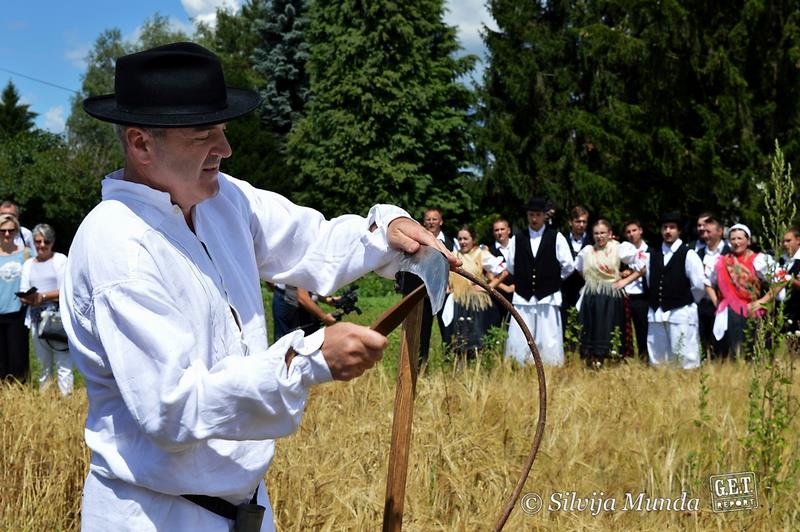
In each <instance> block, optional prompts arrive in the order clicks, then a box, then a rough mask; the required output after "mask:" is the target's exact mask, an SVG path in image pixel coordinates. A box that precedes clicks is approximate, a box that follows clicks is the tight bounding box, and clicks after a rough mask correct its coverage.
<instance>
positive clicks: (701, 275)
mask: <svg viewBox="0 0 800 532" xmlns="http://www.w3.org/2000/svg"><path fill="white" fill-rule="evenodd" d="M684 270H685V271H686V277H688V278H689V286H690V287H691V290H692V296H693V297H694V300H695V302H698V301H700V300H701V299H703V296H704V295H705V293H706V276H705V270H704V268H703V261H702V260H700V257H699V256H698V255H697V253H696V252H695V251H694V250H692V249H690V250H689V251H688V252H687V253H686V264H685V266H684Z"/></svg>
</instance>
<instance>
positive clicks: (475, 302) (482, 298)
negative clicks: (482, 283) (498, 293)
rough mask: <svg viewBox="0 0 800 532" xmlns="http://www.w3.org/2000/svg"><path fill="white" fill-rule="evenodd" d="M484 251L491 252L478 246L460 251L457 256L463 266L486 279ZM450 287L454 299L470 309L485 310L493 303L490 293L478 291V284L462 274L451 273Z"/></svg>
mask: <svg viewBox="0 0 800 532" xmlns="http://www.w3.org/2000/svg"><path fill="white" fill-rule="evenodd" d="M484 253H489V252H488V251H486V250H484V249H481V248H479V247H477V246H476V247H474V248H472V249H471V250H470V251H469V252H468V253H461V252H460V251H459V252H457V253H456V256H457V257H458V258H459V259H461V261H462V262H463V265H462V268H464V269H465V270H466V271H468V272H469V273H471V274H473V275H475V276H476V277H479V278H481V279H486V275H484V272H483V254H484ZM450 288H451V290H452V291H453V299H454V300H455V301H456V302H457V303H458V304H459V305H461V306H462V307H464V308H467V309H469V310H483V309H486V308H489V307H490V306H491V304H492V299H491V297H490V296H489V294H488V293H486V292H484V291H478V286H477V285H475V284H473V283H472V282H471V281H470V280H468V279H465V278H464V277H461V276H460V275H456V274H454V273H450Z"/></svg>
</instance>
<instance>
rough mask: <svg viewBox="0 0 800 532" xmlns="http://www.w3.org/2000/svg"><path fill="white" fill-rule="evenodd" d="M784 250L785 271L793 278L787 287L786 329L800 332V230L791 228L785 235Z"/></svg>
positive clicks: (785, 304)
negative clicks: (799, 277)
mask: <svg viewBox="0 0 800 532" xmlns="http://www.w3.org/2000/svg"><path fill="white" fill-rule="evenodd" d="M783 249H784V250H785V251H786V259H785V263H784V265H783V269H784V271H785V272H786V273H787V274H788V275H791V276H792V281H791V283H789V285H788V286H787V287H786V292H787V293H786V299H785V300H784V303H783V314H784V318H785V320H786V321H785V329H786V330H787V331H798V330H800V279H798V276H800V228H798V227H790V228H789V230H788V231H786V234H784V235H783Z"/></svg>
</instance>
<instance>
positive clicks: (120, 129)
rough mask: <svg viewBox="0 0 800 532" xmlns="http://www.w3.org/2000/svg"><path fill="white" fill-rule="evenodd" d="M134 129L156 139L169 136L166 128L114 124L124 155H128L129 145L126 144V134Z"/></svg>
mask: <svg viewBox="0 0 800 532" xmlns="http://www.w3.org/2000/svg"><path fill="white" fill-rule="evenodd" d="M132 127H135V128H137V129H141V130H142V131H146V132H148V133H150V134H151V135H152V136H153V137H154V138H156V139H163V138H164V135H166V134H167V131H166V129H165V128H159V127H144V126H128V125H124V124H114V132H115V133H116V134H117V138H118V139H119V144H120V146H121V147H122V155H128V143H127V142H125V133H127V131H128V130H129V129H130V128H132Z"/></svg>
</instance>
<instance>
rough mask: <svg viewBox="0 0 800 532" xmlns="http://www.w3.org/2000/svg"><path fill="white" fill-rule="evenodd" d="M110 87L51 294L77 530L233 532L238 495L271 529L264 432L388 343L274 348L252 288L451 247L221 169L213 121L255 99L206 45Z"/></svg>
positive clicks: (324, 339) (314, 342)
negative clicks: (77, 434)
mask: <svg viewBox="0 0 800 532" xmlns="http://www.w3.org/2000/svg"><path fill="white" fill-rule="evenodd" d="M115 90H116V93H115V94H112V95H106V96H98V97H93V98H89V99H87V100H85V101H84V103H83V105H84V109H85V110H86V111H87V112H88V113H89V114H90V115H92V116H94V117H96V118H98V119H100V120H103V121H107V122H112V123H114V124H117V125H118V133H119V136H120V140H121V143H122V146H123V149H124V152H125V168H124V169H121V170H118V171H116V172H114V173H112V174H110V175H109V176H107V177H106V179H105V180H104V181H103V183H102V188H103V191H102V197H103V201H102V202H101V203H100V204H99V205H98V206H97V207H95V208H94V209H93V210H92V212H91V213H89V214H88V215H87V216H86V218H85V219H84V221H83V222H82V224H81V226H80V228H79V229H78V232H77V234H76V235H75V239H74V240H73V244H72V248H71V250H70V254H69V259H68V263H67V270H66V275H65V281H64V287H63V288H62V291H61V302H62V313H63V320H64V326H65V328H66V330H67V333H68V336H69V340H70V349H71V354H72V356H73V358H74V360H75V362H76V364H77V366H78V368H79V369H80V371H81V373H82V374H83V375H84V377H85V381H86V389H87V396H88V398H89V413H88V417H87V421H86V430H85V434H86V442H87V445H88V446H89V447H90V448H91V450H92V461H91V465H90V471H89V475H88V477H87V479H86V484H85V486H84V491H83V507H82V511H81V519H82V528H83V530H103V531H105V530H230V529H231V528H232V527H233V524H234V521H235V519H236V515H237V507H241V505H247V503H248V501H249V502H250V505H247V508H249V509H252V508H253V505H254V503H255V502H258V504H260V505H262V506H264V507H265V508H266V514H265V516H264V519H263V521H262V525H261V530H262V531H267V530H273V529H274V523H273V518H272V511H271V509H270V504H269V498H268V495H267V493H266V490H265V488H264V483H263V478H264V475H265V473H266V470H267V467H268V465H269V463H270V462H271V460H272V456H273V453H274V447H275V442H274V439H275V438H279V437H282V436H286V435H289V434H291V433H292V432H294V431H295V430H296V429H297V427H298V426H299V424H300V420H301V417H302V413H303V409H304V408H305V401H306V397H307V395H308V390H309V388H310V386H312V385H314V384H319V383H323V382H326V381H330V380H331V379H340V380H347V379H352V378H355V377H357V376H358V375H360V374H362V373H363V372H364V371H366V370H367V369H369V368H370V367H372V366H373V365H374V364H375V363H376V362H377V361H378V360H379V359H380V357H381V355H382V351H383V349H384V348H385V347H386V338H385V337H383V336H381V335H380V334H377V333H375V332H374V331H371V330H370V329H368V328H366V327H361V326H357V325H354V324H349V323H338V324H336V325H333V326H331V327H329V328H326V329H322V330H320V331H318V332H317V333H315V334H313V335H311V336H309V337H305V336H304V334H303V332H302V331H294V332H292V333H289V334H287V335H285V336H284V337H282V338H281V339H280V340H279V341H277V342H276V343H275V344H273V345H271V346H270V345H268V339H267V327H266V323H265V320H264V306H263V300H262V297H261V289H260V280H261V279H264V280H269V281H271V282H274V283H285V284H286V283H288V284H293V285H299V286H304V287H308V288H309V289H311V290H316V291H319V292H321V293H330V292H331V291H333V290H334V289H336V288H337V287H339V286H341V285H343V284H346V283H348V282H350V281H352V280H353V279H355V278H357V277H359V276H361V275H363V274H364V273H366V272H368V271H370V270H377V271H378V272H379V273H382V274H383V275H388V276H391V275H393V274H394V270H395V269H396V267H395V266H394V263H395V261H396V259H397V258H399V255H400V252H399V251H396V250H398V249H402V250H405V251H407V252H414V251H416V250H417V249H419V246H420V244H427V245H432V246H435V247H436V248H437V249H440V250H442V251H444V252H446V250H445V247H444V246H443V245H441V243H439V242H438V241H437V240H436V239H435V238H433V237H432V236H431V235H430V233H428V232H427V231H425V230H424V229H423V228H422V227H421V226H420V225H419V224H417V223H416V222H414V221H413V220H411V219H410V218H408V215H407V214H406V213H405V212H404V211H402V210H401V209H398V208H396V207H392V206H387V205H381V206H375V207H373V208H372V209H371V210H370V213H369V216H368V218H367V219H364V218H361V217H358V216H353V215H348V216H342V217H339V218H336V219H333V220H325V219H324V218H323V217H322V215H321V214H320V213H318V212H316V211H314V210H312V209H307V208H304V207H300V206H297V205H294V204H292V203H291V202H290V201H288V200H287V199H285V198H283V197H281V196H279V195H277V194H274V193H271V192H267V191H263V190H258V189H255V188H254V187H252V186H250V185H249V184H248V183H246V182H244V181H240V180H238V179H235V178H233V177H231V176H228V175H226V174H223V173H221V172H220V164H221V162H222V160H223V159H225V158H227V157H229V156H230V155H231V147H230V145H229V144H228V142H227V140H226V138H225V133H224V131H225V122H227V121H229V120H232V119H234V118H237V117H239V116H242V115H244V114H246V113H248V112H250V111H251V110H253V109H254V108H255V107H256V106H257V105H258V103H259V98H258V96H257V95H256V94H255V93H254V92H252V91H249V90H241V89H231V88H226V87H225V80H224V78H223V75H222V68H221V65H220V62H219V59H218V58H217V57H216V56H215V55H214V54H212V53H211V52H209V51H208V50H206V49H204V48H202V47H201V46H198V45H196V44H192V43H176V44H170V45H166V46H162V47H158V48H154V49H151V50H146V51H144V52H139V53H137V54H132V55H128V56H124V57H121V58H119V59H118V60H117V63H116V73H115ZM98 243H100V244H99V245H98ZM446 255H447V253H446ZM448 258H449V259H450V260H451V263H453V264H455V263H458V261H456V260H455V259H454V258H453V257H452V256H448ZM239 509H241V508H239Z"/></svg>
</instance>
